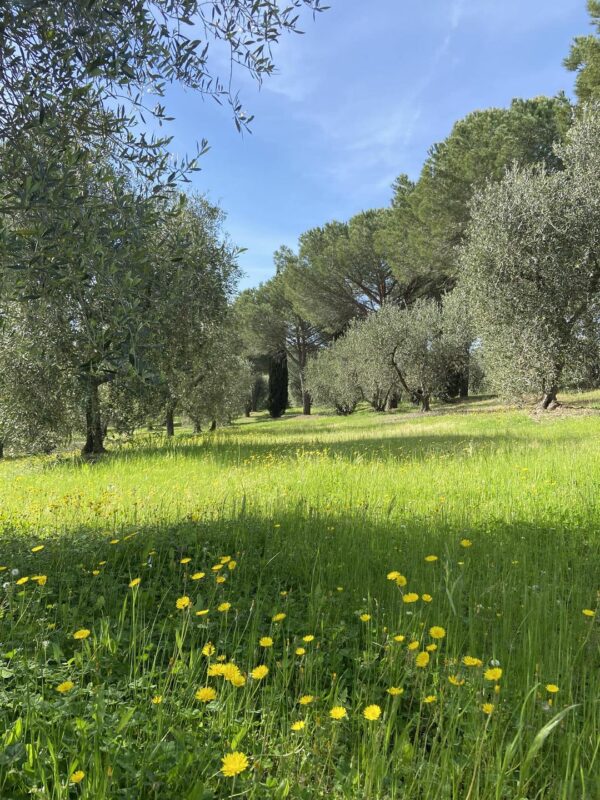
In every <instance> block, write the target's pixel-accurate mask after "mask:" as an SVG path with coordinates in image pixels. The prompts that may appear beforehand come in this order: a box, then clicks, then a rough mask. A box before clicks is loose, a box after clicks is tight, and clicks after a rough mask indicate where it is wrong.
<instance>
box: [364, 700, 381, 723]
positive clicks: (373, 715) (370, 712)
mask: <svg viewBox="0 0 600 800" xmlns="http://www.w3.org/2000/svg"><path fill="white" fill-rule="evenodd" d="M380 716H381V708H380V707H379V706H378V705H375V704H373V705H372V706H367V707H366V708H365V709H364V711H363V717H364V718H365V719H368V720H369V722H375V720H378V719H379V717H380Z"/></svg>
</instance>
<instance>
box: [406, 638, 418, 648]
mask: <svg viewBox="0 0 600 800" xmlns="http://www.w3.org/2000/svg"><path fill="white" fill-rule="evenodd" d="M418 646H419V642H418V641H417V640H416V639H413V640H412V642H409V643H408V649H409V650H416V649H417V648H418Z"/></svg>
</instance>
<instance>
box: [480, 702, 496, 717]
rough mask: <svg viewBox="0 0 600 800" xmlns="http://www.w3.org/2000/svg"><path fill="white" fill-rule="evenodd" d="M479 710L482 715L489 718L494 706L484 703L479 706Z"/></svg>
mask: <svg viewBox="0 0 600 800" xmlns="http://www.w3.org/2000/svg"><path fill="white" fill-rule="evenodd" d="M481 710H482V711H483V713H484V714H487V715H488V716H489V715H490V714H493V713H494V704H493V703H484V704H483V705H482V706H481Z"/></svg>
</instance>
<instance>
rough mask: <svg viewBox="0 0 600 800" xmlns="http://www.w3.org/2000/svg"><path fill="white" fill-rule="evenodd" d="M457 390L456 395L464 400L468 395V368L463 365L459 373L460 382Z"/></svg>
mask: <svg viewBox="0 0 600 800" xmlns="http://www.w3.org/2000/svg"><path fill="white" fill-rule="evenodd" d="M459 386H460V388H459V392H458V396H459V397H460V398H461V399H462V400H464V399H465V398H467V397H468V396H469V368H468V367H465V368H464V369H463V370H462V372H461V373H460V384H459Z"/></svg>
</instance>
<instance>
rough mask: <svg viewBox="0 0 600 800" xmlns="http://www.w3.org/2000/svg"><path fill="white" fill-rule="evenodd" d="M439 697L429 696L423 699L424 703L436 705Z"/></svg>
mask: <svg viewBox="0 0 600 800" xmlns="http://www.w3.org/2000/svg"><path fill="white" fill-rule="evenodd" d="M436 700H437V697H436V696H435V695H434V694H428V695H427V697H424V698H423V702H424V703H428V704H429V703H435V701H436Z"/></svg>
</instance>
